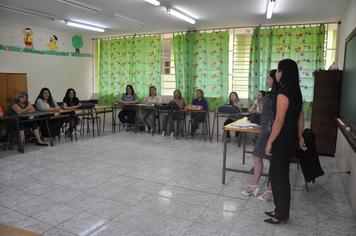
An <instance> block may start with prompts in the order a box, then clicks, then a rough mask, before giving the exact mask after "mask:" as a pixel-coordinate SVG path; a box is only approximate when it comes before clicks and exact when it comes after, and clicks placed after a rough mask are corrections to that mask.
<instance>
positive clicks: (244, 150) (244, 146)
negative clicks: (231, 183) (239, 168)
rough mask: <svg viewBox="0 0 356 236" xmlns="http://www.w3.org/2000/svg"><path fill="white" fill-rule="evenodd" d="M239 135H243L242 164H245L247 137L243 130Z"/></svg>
mask: <svg viewBox="0 0 356 236" xmlns="http://www.w3.org/2000/svg"><path fill="white" fill-rule="evenodd" d="M240 135H243V139H244V144H243V148H242V149H243V152H242V164H243V165H245V153H246V139H247V134H246V133H245V132H243V133H242V132H241V133H240Z"/></svg>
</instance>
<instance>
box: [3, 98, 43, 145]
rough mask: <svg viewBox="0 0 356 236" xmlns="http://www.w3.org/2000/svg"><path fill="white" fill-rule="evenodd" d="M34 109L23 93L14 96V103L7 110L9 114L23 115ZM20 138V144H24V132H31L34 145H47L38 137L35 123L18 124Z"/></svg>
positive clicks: (37, 128) (38, 132) (38, 130)
mask: <svg viewBox="0 0 356 236" xmlns="http://www.w3.org/2000/svg"><path fill="white" fill-rule="evenodd" d="M34 111H35V108H34V107H33V106H32V105H31V104H30V103H29V102H28V99H27V94H26V93H25V92H19V93H18V94H17V96H16V100H15V102H14V103H13V104H12V105H11V106H10V108H9V114H23V113H30V112H34ZM19 127H20V137H21V142H22V144H24V143H25V130H29V129H31V130H33V133H34V134H35V137H36V144H37V145H39V146H47V145H48V144H47V143H45V142H43V141H42V139H41V135H40V129H39V127H38V123H37V122H26V123H23V124H22V123H21V122H20V123H19Z"/></svg>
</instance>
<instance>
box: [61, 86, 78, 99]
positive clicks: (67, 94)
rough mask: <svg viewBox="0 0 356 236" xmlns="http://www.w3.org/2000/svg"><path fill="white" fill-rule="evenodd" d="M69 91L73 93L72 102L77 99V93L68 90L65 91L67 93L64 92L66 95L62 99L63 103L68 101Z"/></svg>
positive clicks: (70, 89) (71, 89)
mask: <svg viewBox="0 0 356 236" xmlns="http://www.w3.org/2000/svg"><path fill="white" fill-rule="evenodd" d="M70 91H73V93H74V97H73V100H74V99H76V98H77V92H76V91H75V90H74V89H73V88H69V89H67V92H66V95H65V96H64V98H63V101H69V100H70V98H69V93H70Z"/></svg>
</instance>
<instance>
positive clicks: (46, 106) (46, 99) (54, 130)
mask: <svg viewBox="0 0 356 236" xmlns="http://www.w3.org/2000/svg"><path fill="white" fill-rule="evenodd" d="M35 106H36V109H37V110H38V111H47V112H58V111H60V110H61V108H60V107H59V106H58V104H57V102H56V101H55V100H54V99H53V97H52V94H51V91H50V90H49V89H48V88H42V89H41V91H40V94H39V95H38V97H37V99H36V102H35ZM64 121H65V120H64V119H63V118H58V119H52V120H50V121H49V123H48V125H49V127H50V131H51V136H53V137H55V136H59V135H60V129H61V128H62V126H63V123H64ZM41 132H42V134H43V136H45V137H49V134H48V130H47V128H46V126H45V125H43V124H41Z"/></svg>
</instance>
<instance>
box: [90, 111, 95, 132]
mask: <svg viewBox="0 0 356 236" xmlns="http://www.w3.org/2000/svg"><path fill="white" fill-rule="evenodd" d="M90 113H91V121H92V122H91V124H92V127H93V138H94V137H95V130H94V127H95V124H94V112H93V111H92V110H91V111H90Z"/></svg>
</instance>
